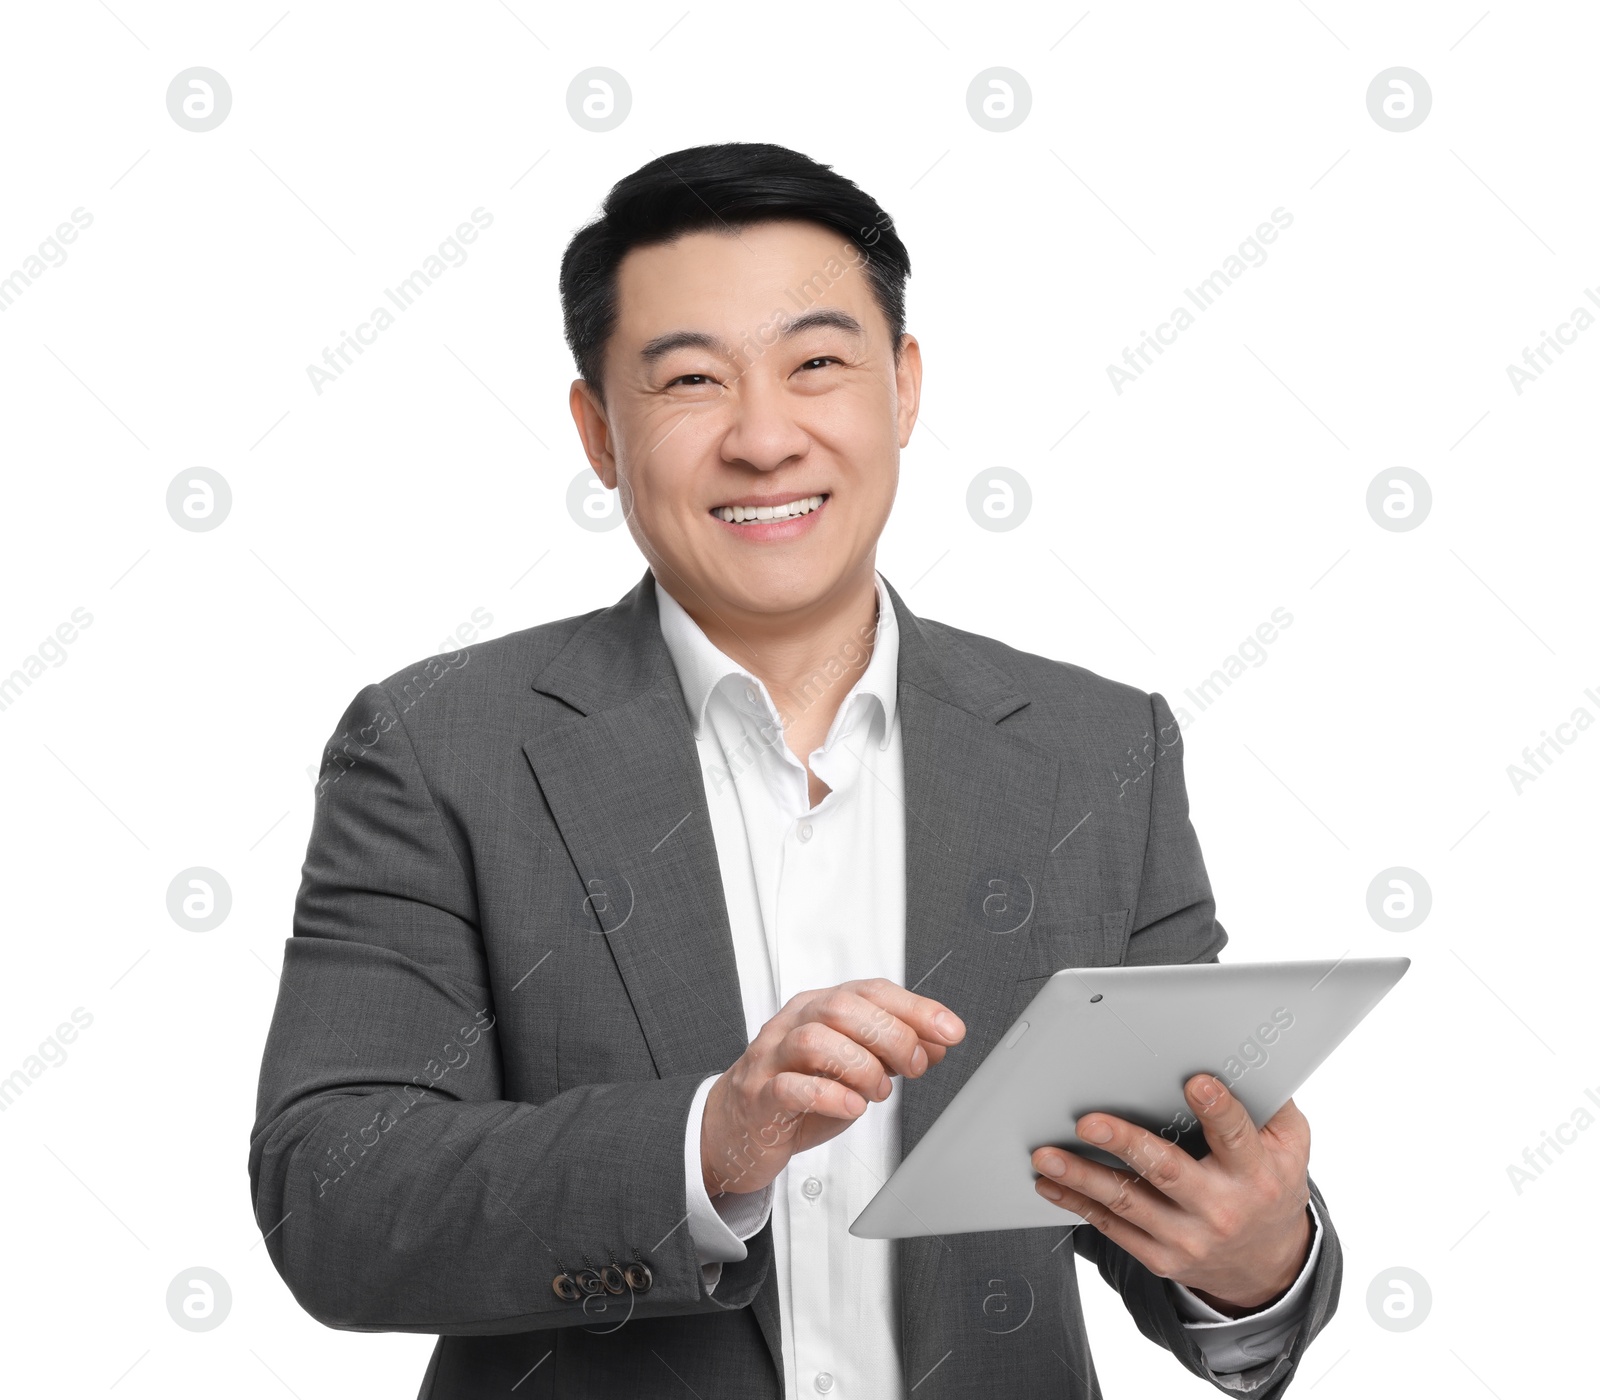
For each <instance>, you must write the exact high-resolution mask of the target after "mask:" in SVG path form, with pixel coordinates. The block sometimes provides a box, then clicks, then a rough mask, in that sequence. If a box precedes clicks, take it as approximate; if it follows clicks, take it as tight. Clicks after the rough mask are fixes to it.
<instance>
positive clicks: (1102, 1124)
mask: <svg viewBox="0 0 1600 1400" xmlns="http://www.w3.org/2000/svg"><path fill="white" fill-rule="evenodd" d="M1078 1136H1079V1137H1081V1138H1082V1139H1083V1140H1084V1141H1085V1142H1110V1141H1111V1125H1110V1124H1109V1123H1107V1122H1106V1121H1105V1120H1104V1119H1101V1118H1096V1119H1094V1120H1093V1121H1092V1122H1091V1123H1088V1124H1086V1125H1085V1126H1084V1127H1082V1128H1080V1129H1079V1130H1078Z"/></svg>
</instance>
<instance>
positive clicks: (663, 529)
mask: <svg viewBox="0 0 1600 1400" xmlns="http://www.w3.org/2000/svg"><path fill="white" fill-rule="evenodd" d="M861 264H862V255H861V253H860V252H859V251H857V250H856V249H855V248H854V247H853V246H852V245H851V244H849V243H848V242H846V241H845V240H844V239H843V238H841V237H840V236H839V235H838V234H837V233H835V232H833V231H832V230H830V229H826V228H823V227H822V226H820V225H817V224H809V223H799V222H783V223H764V224H756V225H752V226H750V227H746V228H743V229H741V230H739V231H738V233H737V234H733V233H727V232H716V233H695V234H688V235H685V236H684V237H682V238H680V239H678V240H677V241H675V242H673V243H667V244H660V245H655V246H651V247H646V248H636V249H634V250H633V251H632V252H631V253H629V254H628V255H627V257H626V258H624V259H623V261H622V264H621V267H620V268H619V270H618V279H617V283H618V285H617V303H618V305H617V311H618V315H617V322H616V327H615V329H614V331H613V333H612V335H611V339H610V341H609V342H608V344H607V346H606V357H605V366H606V368H605V392H606V402H605V407H604V408H601V407H600V405H599V404H598V402H597V401H596V400H595V398H594V396H593V394H592V393H591V392H590V391H589V390H588V387H587V386H586V385H585V384H584V383H583V382H582V381H581V380H580V381H578V382H577V383H575V384H574V385H573V388H572V396H571V406H572V413H573V417H574V419H575V420H576V422H577V424H578V430H579V433H580V434H581V435H582V437H583V440H584V446H585V449H586V450H587V452H588V454H589V459H590V462H591V463H592V464H593V465H594V468H595V470H596V472H598V473H599V475H600V477H601V479H602V480H603V481H604V482H605V484H606V485H607V486H608V487H614V486H619V485H620V489H621V493H622V504H623V507H624V509H625V510H626V511H627V512H628V526H629V528H630V529H631V530H632V531H633V537H634V539H635V540H636V541H637V542H638V544H639V547H640V549H641V550H643V552H644V554H645V557H646V558H647V559H648V560H649V561H650V564H651V567H652V568H653V569H654V570H655V571H656V573H657V576H658V577H659V578H660V579H661V582H662V583H663V585H665V587H666V588H667V590H668V591H669V592H670V593H672V594H673V596H674V597H676V598H678V599H679V601H680V602H682V603H683V604H684V606H685V607H687V608H688V609H689V611H690V612H691V613H695V614H700V615H702V616H703V615H704V614H705V613H706V612H710V613H712V614H715V615H717V616H722V615H724V614H726V613H735V614H744V615H747V616H748V615H750V614H762V615H766V616H769V617H774V618H776V617H778V616H781V615H783V614H802V613H805V612H807V611H810V610H813V609H817V608H823V609H826V608H827V607H828V606H829V604H832V603H839V602H841V601H842V600H843V599H844V598H845V597H847V596H848V595H851V594H853V593H855V592H856V591H858V590H860V589H862V588H867V589H870V586H871V585H870V580H871V576H872V568H873V558H874V551H875V548H876V545H877V540H878V536H879V534H880V533H881V532H882V530H883V526H884V522H885V521H886V520H887V519H888V515H889V508H890V506H891V505H892V504H893V502H894V494H895V486H896V483H897V482H898V479H899V464H900V449H901V448H902V447H904V446H905V444H906V442H907V441H908V440H909V439H910V436H911V428H912V425H913V423H914V422H915V421H916V411H917V397H918V390H919V388H920V381H921V361H920V358H919V352H918V349H917V344H916V341H915V340H913V339H911V338H910V337H909V336H908V337H906V340H905V342H904V345H903V348H902V351H901V357H900V363H899V365H898V367H897V366H896V364H895V359H894V354H893V346H892V345H891V344H890V341H889V329H888V324H887V322H886V321H885V320H884V317H883V314H882V312H881V311H879V309H878V306H877V303H876V302H875V301H874V299H873V296H872V292H871V289H870V286H869V283H868V281H867V278H866V276H865V273H864V271H863V268H862V265H861ZM730 517H732V518H730ZM739 517H744V518H743V519H740V518H739Z"/></svg>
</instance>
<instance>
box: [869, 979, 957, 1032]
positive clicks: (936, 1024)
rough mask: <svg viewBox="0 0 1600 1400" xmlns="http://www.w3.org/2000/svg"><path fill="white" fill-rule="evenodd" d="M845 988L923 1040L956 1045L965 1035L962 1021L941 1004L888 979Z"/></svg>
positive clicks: (873, 980)
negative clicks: (887, 1014) (886, 1013)
mask: <svg viewBox="0 0 1600 1400" xmlns="http://www.w3.org/2000/svg"><path fill="white" fill-rule="evenodd" d="M845 986H846V987H848V988H849V989H850V990H851V991H852V992H854V993H855V994H856V995H857V996H859V997H861V998H862V999H864V1000H866V1001H870V1002H871V1003H872V1004H873V1005H874V1006H879V1007H882V1008H883V1010H885V1011H887V1012H888V1013H889V1014H890V1015H891V1016H894V1017H896V1018H898V1019H899V1020H901V1021H904V1022H905V1023H906V1024H907V1025H908V1026H910V1027H911V1029H912V1030H914V1031H916V1033H917V1034H918V1035H919V1036H920V1037H921V1038H922V1039H923V1040H926V1041H930V1042H931V1043H933V1044H934V1045H957V1044H959V1043H960V1042H961V1039H962V1037H963V1036H965V1035H966V1033H967V1028H966V1026H965V1025H964V1024H963V1023H962V1020H961V1018H960V1017H959V1016H957V1015H956V1013H955V1012H954V1011H952V1010H950V1008H949V1007H948V1006H946V1005H945V1004H944V1003H943V1002H938V1001H935V1000H934V999H933V998H932V997H925V996H919V995H918V994H917V993H916V992H909V991H907V990H906V989H905V988H904V987H901V986H898V985H896V984H895V983H893V982H891V981H890V980H889V979H888V978H887V977H870V978H867V979H866V980H865V981H861V982H847V983H845Z"/></svg>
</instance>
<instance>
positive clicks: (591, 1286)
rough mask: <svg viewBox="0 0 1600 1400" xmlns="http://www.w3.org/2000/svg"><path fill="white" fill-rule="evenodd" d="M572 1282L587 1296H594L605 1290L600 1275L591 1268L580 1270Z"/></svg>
mask: <svg viewBox="0 0 1600 1400" xmlns="http://www.w3.org/2000/svg"><path fill="white" fill-rule="evenodd" d="M573 1282H574V1283H576V1284H577V1285H578V1287H579V1289H580V1290H582V1292H583V1294H584V1296H585V1297H587V1298H592V1297H594V1295H595V1294H596V1293H604V1292H605V1287H606V1286H605V1284H603V1283H601V1282H600V1275H599V1274H597V1273H595V1271H594V1270H593V1269H582V1270H580V1271H579V1272H578V1274H577V1276H576V1277H575V1278H574V1279H573Z"/></svg>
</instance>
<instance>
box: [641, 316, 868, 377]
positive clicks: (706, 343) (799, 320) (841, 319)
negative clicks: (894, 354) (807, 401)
mask: <svg viewBox="0 0 1600 1400" xmlns="http://www.w3.org/2000/svg"><path fill="white" fill-rule="evenodd" d="M819 326H831V327H832V328H833V329H834V330H840V331H843V332H844V333H845V334H846V335H854V336H862V337H864V336H865V335H866V332H865V331H864V330H863V329H862V328H861V322H860V321H858V320H856V318H855V317H854V316H852V315H851V314H850V313H849V312H848V311H840V310H839V309H838V308H837V307H832V306H819V307H818V308H817V309H816V310H815V311H807V312H805V313H804V314H803V315H800V316H793V317H791V318H790V319H789V320H787V321H786V322H784V326H783V333H782V334H781V335H780V336H779V337H778V339H779V340H788V339H789V338H790V337H792V336H797V335H800V334H801V333H802V332H805V331H809V330H816V329H817V328H818V327H819ZM674 350H709V351H711V352H712V353H713V354H715V355H720V356H722V358H723V359H725V360H731V359H732V358H733V357H734V352H733V351H732V350H731V349H730V348H729V347H728V346H727V344H726V343H725V342H724V341H723V340H722V339H721V337H720V336H715V335H712V334H711V333H710V332H709V331H668V332H667V333H666V334H665V335H658V336H657V337H656V338H655V339H654V340H651V341H649V342H647V343H646V344H645V347H644V349H642V350H641V351H640V352H639V358H640V359H642V360H643V361H644V362H645V363H646V364H647V365H648V364H654V363H655V362H656V361H657V360H660V359H662V358H664V357H665V356H667V355H670V354H671V353H672V352H673V351H674Z"/></svg>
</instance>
